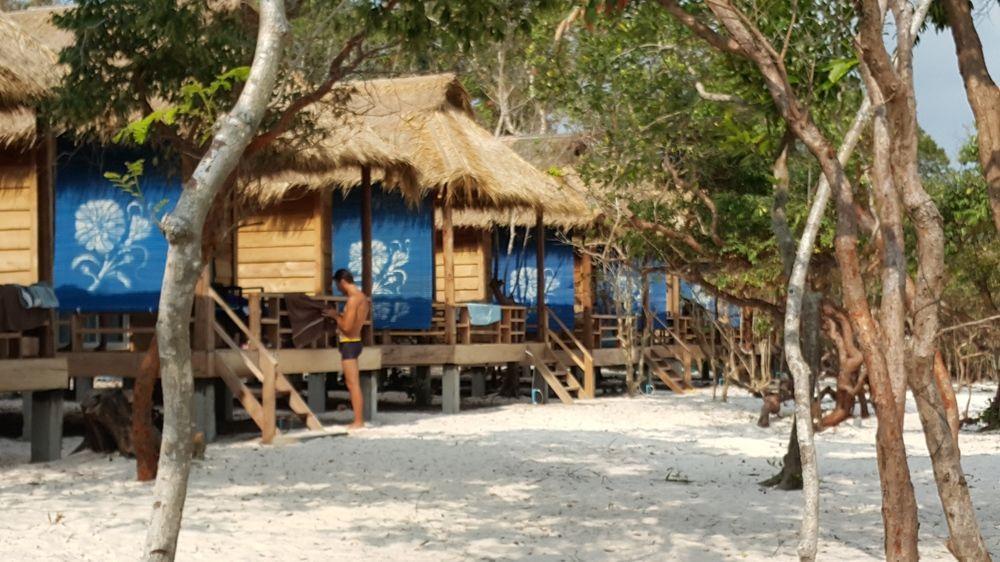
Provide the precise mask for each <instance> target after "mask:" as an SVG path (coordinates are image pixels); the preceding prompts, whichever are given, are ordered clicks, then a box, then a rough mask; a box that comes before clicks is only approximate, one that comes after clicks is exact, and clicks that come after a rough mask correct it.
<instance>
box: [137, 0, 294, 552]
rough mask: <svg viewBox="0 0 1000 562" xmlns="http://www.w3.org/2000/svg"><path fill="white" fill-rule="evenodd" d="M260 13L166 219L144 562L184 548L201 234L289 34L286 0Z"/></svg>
mask: <svg viewBox="0 0 1000 562" xmlns="http://www.w3.org/2000/svg"><path fill="white" fill-rule="evenodd" d="M259 14H260V23H259V28H258V31H257V48H256V52H255V53H254V61H253V65H252V66H251V69H250V76H249V77H248V79H247V82H246V84H245V85H244V87H243V91H242V92H241V93H240V96H239V99H238V100H237V101H236V105H235V106H234V107H233V109H232V110H231V111H230V112H229V113H228V114H227V115H225V116H223V117H222V118H221V119H220V121H219V124H218V130H217V132H216V134H215V136H214V137H213V139H212V144H211V146H210V147H209V150H208V152H207V153H206V155H205V156H204V157H203V158H202V159H201V161H200V162H199V163H198V166H197V167H196V169H195V171H194V173H193V174H192V177H191V179H190V180H189V181H188V182H186V184H185V186H184V190H183V191H182V192H181V197H180V200H179V201H178V202H177V206H176V207H175V208H174V209H173V211H172V212H171V213H170V214H169V215H167V217H165V218H164V220H163V222H162V224H161V228H162V229H163V232H164V235H165V236H166V238H167V242H168V243H169V244H170V247H169V250H168V252H167V263H166V268H165V270H164V275H163V286H162V288H161V292H160V310H159V315H158V318H157V321H156V337H157V341H158V344H159V353H160V379H161V381H162V384H163V396H164V424H163V442H162V445H161V454H160V462H159V470H158V474H157V478H156V487H155V489H154V495H155V501H154V503H153V512H152V516H151V518H150V523H149V528H148V531H147V534H146V542H145V546H144V548H143V554H142V558H143V560H150V561H153V560H156V561H161V560H173V559H174V557H175V556H176V552H177V537H178V535H179V533H180V527H181V517H182V514H183V510H184V500H185V498H186V496H187V483H188V475H189V474H190V471H191V455H192V451H193V444H192V438H193V434H194V423H193V417H192V414H191V409H192V401H193V396H194V377H193V374H192V370H191V345H190V344H191V342H190V339H191V338H190V333H189V323H190V320H191V307H192V305H193V301H194V290H195V284H196V283H197V281H198V277H199V274H200V272H201V269H202V256H201V237H202V231H203V228H204V223H205V217H206V216H207V215H208V211H209V208H210V207H211V204H212V201H214V200H215V197H216V195H217V194H218V192H219V190H220V189H221V188H222V186H223V185H224V183H225V182H226V180H227V178H228V177H229V176H230V175H231V174H232V173H233V171H234V170H235V169H236V165H237V164H238V162H239V159H240V157H241V156H242V154H243V151H244V150H245V149H246V147H247V145H248V144H249V143H250V140H251V138H252V137H253V134H254V132H255V131H256V130H257V127H258V126H259V124H260V120H261V118H262V117H263V116H264V113H265V111H266V109H267V104H268V101H269V100H270V98H271V93H272V91H273V90H274V86H275V83H276V81H277V76H278V68H279V63H280V60H281V50H282V49H281V43H282V39H283V37H284V35H285V34H286V33H287V29H288V23H287V21H286V19H285V7H284V1H283V0H261V2H260V7H259Z"/></svg>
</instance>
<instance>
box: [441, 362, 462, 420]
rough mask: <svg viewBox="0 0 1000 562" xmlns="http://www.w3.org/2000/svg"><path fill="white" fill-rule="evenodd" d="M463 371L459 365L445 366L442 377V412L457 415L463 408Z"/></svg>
mask: <svg viewBox="0 0 1000 562" xmlns="http://www.w3.org/2000/svg"><path fill="white" fill-rule="evenodd" d="M461 380H462V377H461V371H460V370H459V368H458V366H457V365H445V366H444V374H443V375H442V377H441V411H442V412H444V413H446V414H457V413H458V412H459V411H460V410H461V408H462V394H461Z"/></svg>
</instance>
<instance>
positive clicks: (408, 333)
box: [378, 302, 527, 345]
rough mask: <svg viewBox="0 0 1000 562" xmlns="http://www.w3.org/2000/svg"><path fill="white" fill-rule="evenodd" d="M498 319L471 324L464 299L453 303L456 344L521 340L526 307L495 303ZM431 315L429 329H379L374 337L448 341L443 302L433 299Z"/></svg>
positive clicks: (390, 341)
mask: <svg viewBox="0 0 1000 562" xmlns="http://www.w3.org/2000/svg"><path fill="white" fill-rule="evenodd" d="M499 306H500V320H499V321H497V322H494V323H493V324H490V325H488V326H474V325H473V324H472V320H471V317H470V314H469V307H468V303H459V304H456V305H454V311H455V334H454V340H453V341H454V342H455V343H457V344H473V343H522V342H524V341H525V331H526V330H525V327H526V320H525V318H526V317H527V309H526V308H525V307H523V306H517V305H499ZM432 307H433V308H432V310H433V315H432V317H431V328H430V329H429V330H396V329H392V330H380V331H379V337H378V340H379V341H380V342H381V343H383V344H387V345H388V344H393V343H398V342H399V341H400V340H404V341H407V342H410V343H445V342H446V341H448V338H447V336H448V332H447V322H446V314H445V313H446V311H447V307H448V305H447V304H444V303H438V302H436V303H433V305H432Z"/></svg>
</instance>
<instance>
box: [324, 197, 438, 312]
mask: <svg viewBox="0 0 1000 562" xmlns="http://www.w3.org/2000/svg"><path fill="white" fill-rule="evenodd" d="M331 230H332V233H333V269H334V271H336V270H337V269H340V268H346V269H348V270H350V271H351V273H353V274H354V277H355V280H356V281H358V282H359V283H360V281H361V190H360V189H353V190H351V192H350V193H349V194H348V195H346V196H343V195H340V194H337V195H334V201H333V227H332V229H331ZM372 280H373V283H372V317H373V321H374V324H375V328H377V329H381V328H396V329H405V330H427V329H429V328H430V327H431V317H432V315H433V310H432V302H433V299H434V207H433V203H432V202H431V200H430V199H427V200H424V201H422V202H421V203H420V205H419V206H417V207H416V208H414V207H413V206H412V205H407V203H406V202H405V201H404V200H403V198H402V197H400V196H399V195H397V194H395V193H387V192H384V191H382V190H381V189H379V188H378V186H373V189H372Z"/></svg>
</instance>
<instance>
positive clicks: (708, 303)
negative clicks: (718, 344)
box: [681, 281, 741, 328]
mask: <svg viewBox="0 0 1000 562" xmlns="http://www.w3.org/2000/svg"><path fill="white" fill-rule="evenodd" d="M681 298H682V299H685V300H689V301H691V302H693V303H695V304H697V305H699V306H701V307H702V308H704V309H705V310H707V311H709V312H712V311H714V310H715V307H716V303H715V301H716V299H715V297H714V296H712V295H711V294H710V293H709V292H708V291H706V290H704V289H702V288H701V287H699V286H698V285H692V284H690V283H688V282H687V281H681ZM722 306H726V305H725V304H723V305H722ZM719 312H722V310H721V309H720V310H719ZM720 316H721V314H720ZM740 318H741V313H740V307H738V306H736V305H735V304H730V305H729V323H730V324H731V325H732V326H733V327H734V328H736V327H739V325H740Z"/></svg>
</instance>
